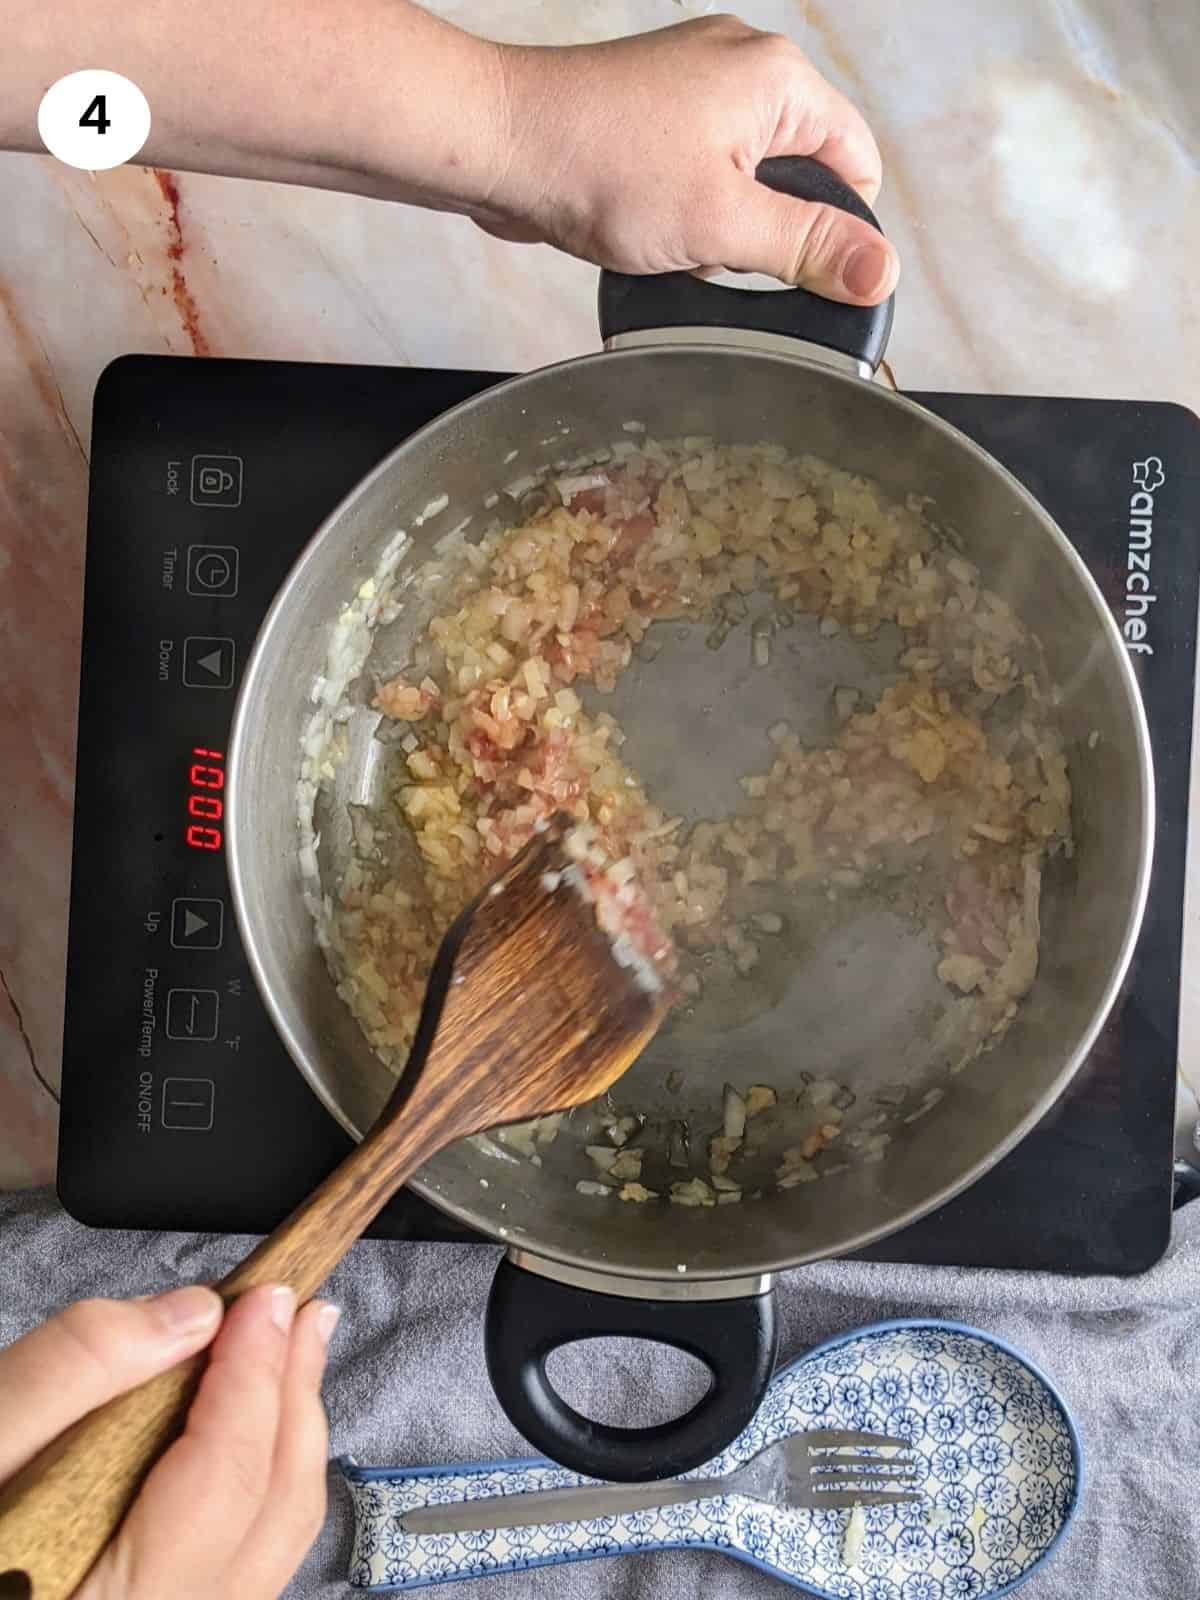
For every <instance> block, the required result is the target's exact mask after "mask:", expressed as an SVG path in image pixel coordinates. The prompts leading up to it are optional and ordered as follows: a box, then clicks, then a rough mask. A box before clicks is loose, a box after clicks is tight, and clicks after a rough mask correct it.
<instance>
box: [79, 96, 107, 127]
mask: <svg viewBox="0 0 1200 1600" xmlns="http://www.w3.org/2000/svg"><path fill="white" fill-rule="evenodd" d="M107 100H108V96H107V95H104V94H98V95H97V96H96V97H95V99H94V100H93V101H92V103H91V105H90V106H89V107H88V108H87V110H86V111H85V112H84V113H83V115H82V116H81V117H80V119H79V126H80V127H81V128H95V130H96V132H97V133H107V132H108V130H109V129H110V128H111V127H112V118H111V117H110V116H109V115H108V105H107Z"/></svg>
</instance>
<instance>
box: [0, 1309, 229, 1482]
mask: <svg viewBox="0 0 1200 1600" xmlns="http://www.w3.org/2000/svg"><path fill="white" fill-rule="evenodd" d="M220 1321H221V1301H220V1299H219V1298H218V1296H217V1295H216V1294H214V1293H213V1291H212V1290H211V1289H204V1288H200V1287H198V1286H197V1287H191V1288H186V1289H173V1290H171V1291H170V1292H169V1293H167V1294H163V1295H158V1296H156V1297H155V1298H154V1299H150V1300H124V1301H122V1300H80V1301H78V1302H77V1303H76V1304H75V1305H71V1306H68V1307H67V1308H66V1310H65V1311H61V1312H59V1314H58V1315H57V1316H56V1317H51V1318H50V1320H49V1321H48V1322H44V1323H43V1324H42V1325H41V1327H40V1328H35V1329H34V1330H33V1332H32V1333H29V1334H26V1336H25V1337H24V1338H23V1339H18V1340H17V1341H16V1343H15V1344H13V1345H10V1346H9V1348H8V1349H7V1350H5V1351H3V1352H0V1414H2V1415H3V1417H4V1426H3V1428H0V1482H3V1480H4V1479H6V1478H8V1477H9V1476H10V1475H11V1474H12V1473H14V1472H16V1471H17V1470H18V1469H19V1468H20V1467H22V1466H24V1465H25V1463H26V1462H27V1461H28V1460H30V1459H31V1458H32V1457H33V1456H34V1455H36V1454H37V1452H38V1451H39V1450H40V1449H41V1448H42V1447H43V1445H46V1444H48V1443H49V1442H50V1440H51V1439H55V1438H57V1437H58V1435H59V1434H60V1433H62V1432H63V1431H64V1429H66V1428H68V1427H70V1425H71V1424H72V1423H73V1422H77V1421H78V1420H79V1418H80V1417H82V1416H84V1415H85V1414H86V1413H87V1412H89V1411H94V1410H95V1409H96V1407H97V1406H99V1405H103V1404H104V1402H105V1401H106V1400H111V1399H112V1398H113V1396H114V1395H118V1394H122V1393H124V1392H125V1390H127V1389H132V1388H134V1387H136V1385H137V1384H139V1383H144V1382H145V1381H146V1380H147V1379H148V1378H153V1377H154V1376H155V1375H156V1374H157V1373H160V1372H163V1371H165V1370H166V1369H167V1368H168V1367H170V1366H174V1365H175V1363H176V1362H179V1361H182V1360H184V1358H185V1357H187V1356H190V1355H193V1354H194V1353H195V1352H196V1351H197V1350H201V1349H203V1348H204V1346H205V1345H206V1344H208V1342H209V1340H210V1339H211V1338H212V1337H213V1335H214V1334H215V1333H216V1331H217V1328H218V1326H219V1325H220Z"/></svg>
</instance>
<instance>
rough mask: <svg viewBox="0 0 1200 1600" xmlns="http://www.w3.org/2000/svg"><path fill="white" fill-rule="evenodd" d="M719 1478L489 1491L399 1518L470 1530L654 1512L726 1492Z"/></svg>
mask: <svg viewBox="0 0 1200 1600" xmlns="http://www.w3.org/2000/svg"><path fill="white" fill-rule="evenodd" d="M727 1492H728V1482H727V1480H726V1479H724V1478H709V1479H700V1480H696V1479H689V1480H687V1481H680V1480H679V1479H676V1480H675V1481H674V1482H668V1483H645V1484H638V1483H586V1484H581V1485H580V1486H579V1487H578V1488H575V1489H535V1490H533V1491H532V1492H531V1493H529V1494H497V1495H488V1496H486V1497H485V1498H484V1499H482V1500H466V1501H462V1502H460V1503H459V1504H457V1505H445V1506H422V1507H421V1509H420V1510H419V1511H406V1512H405V1513H404V1515H403V1516H402V1517H401V1519H400V1522H401V1526H402V1528H403V1530H404V1532H405V1533H413V1534H420V1533H473V1532H476V1531H481V1530H483V1529H485V1528H496V1529H500V1528H528V1527H533V1526H535V1525H536V1524H538V1523H541V1522H587V1521H589V1520H590V1519H591V1518H592V1517H620V1516H624V1514H625V1513H626V1512H627V1511H657V1510H658V1508H659V1507H660V1506H675V1505H682V1504H683V1503H684V1502H685V1501H688V1500H711V1499H712V1498H713V1497H714V1496H715V1495H720V1494H726V1493H727Z"/></svg>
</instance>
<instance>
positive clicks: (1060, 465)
mask: <svg viewBox="0 0 1200 1600" xmlns="http://www.w3.org/2000/svg"><path fill="white" fill-rule="evenodd" d="M503 376H504V374H501V373H494V372H464V371H438V370H432V369H422V368H400V369H396V368H383V367H348V366H325V365H322V366H316V365H306V364H300V363H285V362H251V361H226V360H204V361H197V360H192V359H186V358H175V357H148V356H129V357H124V358H122V359H120V360H118V361H116V362H115V363H114V364H113V365H112V366H110V367H109V368H108V370H107V371H106V372H105V373H104V375H103V376H102V378H101V380H100V383H99V385H98V388H97V391H96V400H95V415H94V424H93V438H92V465H91V488H90V499H89V510H88V533H87V560H86V576H85V599H84V621H83V652H82V673H81V687H80V706H79V742H78V766H77V775H76V786H75V833H74V853H73V860H72V873H71V920H70V939H69V950H68V970H67V996H66V1001H67V1003H66V1025H65V1038H64V1059H63V1090H62V1096H63V1098H62V1118H61V1135H60V1149H59V1165H58V1186H59V1194H60V1196H61V1198H62V1201H63V1203H64V1204H65V1205H66V1207H67V1209H68V1210H69V1211H71V1212H72V1213H73V1214H74V1215H75V1216H76V1217H77V1218H78V1219H79V1220H81V1221H83V1222H85V1223H90V1224H92V1225H94V1226H98V1227H117V1228H165V1229H183V1230H189V1231H191V1230H218V1231H236V1232H252V1233H253V1232H265V1231H266V1230H268V1229H269V1228H270V1227H271V1226H272V1225H273V1224H274V1223H275V1222H277V1221H278V1220H279V1219H280V1218H281V1217H282V1216H284V1215H285V1214H286V1213H287V1212H288V1211H289V1210H290V1209H291V1207H292V1206H293V1205H294V1204H295V1203H296V1202H297V1201H298V1200H299V1199H301V1198H302V1197H303V1196H304V1195H305V1194H306V1192H307V1191H308V1190H309V1189H310V1188H311V1187H312V1186H313V1185H314V1184H315V1183H316V1182H317V1181H318V1180H319V1179H320V1178H321V1177H322V1176H323V1175H324V1174H325V1173H326V1172H328V1171H329V1169H330V1168H331V1167H333V1166H334V1165H335V1164H336V1162H337V1161H338V1160H339V1159H340V1158H341V1156H342V1155H343V1154H344V1153H345V1151H346V1150H347V1149H348V1147H349V1142H348V1139H347V1136H346V1135H345V1134H344V1133H343V1131H342V1130H341V1128H340V1127H339V1126H338V1125H337V1124H336V1123H335V1122H334V1120H333V1119H332V1117H330V1115H329V1114H328V1113H327V1112H326V1110H325V1109H324V1107H323V1106H322V1105H321V1104H320V1102H319V1101H318V1100H317V1099H316V1097H315V1096H314V1095H313V1094H312V1092H311V1091H310V1090H309V1088H308V1087H307V1085H306V1084H305V1082H304V1080H303V1079H302V1078H301V1076H300V1074H299V1072H298V1071H297V1070H296V1068H295V1067H294V1066H293V1064H292V1062H291V1060H290V1058H289V1057H288V1055H287V1054H286V1052H285V1050H284V1048H283V1046H282V1044H281V1043H280V1042H279V1040H278V1038H277V1037H276V1034H275V1032H274V1030H273V1028H272V1025H271V1023H270V1021H269V1020H268V1018H267V1015H266V1012H265V1010H264V1008H263V1007H262V1005H261V1004H260V1002H259V1000H258V997H257V994H256V992H255V988H254V984H253V981H252V979H251V977H250V973H249V970H248V967H247V963H246V959H245V957H244V955H243V952H242V949H241V945H240V943H239V939H238V932H237V927H236V923H235V921H234V917H233V910H232V906H231V903H230V894H229V886H228V882H227V879H226V874H225V865H224V854H223V842H224V834H223V827H224V798H223V796H224V784H225V772H226V765H225V763H226V748H227V740H228V735H229V727H230V720H231V717H232V712H233V705H234V698H235V694H236V690H237V686H238V682H239V677H240V674H241V672H242V670H243V669H244V667H245V663H246V659H247V656H248V654H249V651H250V649H251V646H252V643H253V640H254V637H255V633H256V631H257V629H258V626H259V623H260V621H261V619H262V616H263V614H264V612H265V610H266V608H267V606H268V604H269V602H270V600H271V598H272V596H273V595H274V593H275V590H276V589H277V587H278V585H279V583H280V582H281V580H282V579H283V577H284V575H285V573H286V572H287V570H288V569H289V567H290V566H291V564H292V562H293V561H294V560H295V558H296V556H297V554H298V553H299V551H300V549H301V548H302V546H303V545H304V543H305V542H306V540H307V539H308V537H309V536H310V534H311V533H312V532H313V531H314V529H315V528H316V527H317V525H318V524H319V522H320V521H321V520H322V518H323V517H324V516H325V514H326V513H327V512H328V511H330V510H331V509H332V508H333V506H334V505H335V504H336V503H337V502H338V501H339V500H340V499H341V497H342V496H343V495H344V494H345V493H346V491H347V490H348V489H350V488H351V487H352V486H353V485H354V484H355V483H356V482H357V480H358V479H359V478H361V477H362V476H363V475H364V474H365V473H366V472H367V471H368V469H369V468H371V467H372V466H374V464H375V463H376V462H377V461H378V460H379V459H380V458H381V457H382V456H383V455H384V454H386V453H387V452H388V451H389V450H390V449H392V448H393V447H394V446H395V445H396V444H397V443H399V442H400V441H401V440H402V439H403V438H404V437H405V436H407V435H408V434H410V433H411V432H413V431H414V430H415V429H416V428H419V427H420V426H421V425H422V424H423V423H425V422H426V421H428V420H429V419H431V418H432V417H434V416H436V415H438V414H439V413H440V412H442V411H444V410H445V409H447V408H448V407H449V406H452V405H454V404H456V403H457V402H459V401H461V400H464V399H466V398H467V397H468V396H470V395H472V394H475V393H477V392H478V391H479V390H481V389H484V388H486V387H487V386H489V385H491V384H494V383H496V382H498V381H499V380H500V379H501V378H502V377H503ZM912 398H914V399H915V400H917V401H919V402H920V403H921V404H923V405H925V406H927V407H929V408H930V409H931V410H932V411H935V412H938V413H940V414H941V415H942V416H943V417H945V418H947V419H948V420H949V421H950V422H951V423H953V424H955V425H956V426H957V427H959V428H961V429H962V430H963V431H964V432H966V433H968V434H970V435H971V436H972V437H973V438H975V439H976V440H978V441H979V442H980V443H981V444H982V445H984V446H985V447H986V448H987V449H988V450H990V451H991V452H992V453H993V454H994V455H995V456H996V457H998V458H999V460H1001V461H1002V462H1003V463H1004V464H1005V465H1007V466H1008V467H1009V468H1010V469H1011V471H1013V472H1014V473H1015V474H1016V476H1017V477H1018V478H1020V479H1021V480H1022V481H1023V482H1024V483H1025V484H1026V485H1027V486H1028V487H1029V488H1030V489H1031V490H1032V492H1033V493H1034V494H1035V495H1036V496H1037V497H1038V498H1039V499H1040V500H1041V501H1042V503H1043V504H1044V505H1045V506H1047V508H1048V509H1049V510H1050V512H1051V514H1052V515H1053V516H1054V517H1055V518H1056V519H1057V520H1058V522H1059V523H1060V525H1061V526H1062V527H1063V528H1064V530H1065V531H1066V533H1067V534H1068V535H1069V537H1070V538H1071V539H1072V541H1073V542H1074V543H1075V545H1076V548H1077V549H1078V550H1079V552H1080V554H1081V555H1082V556H1083V557H1084V559H1085V560H1086V561H1087V563H1088V565H1089V566H1090V568H1091V570H1092V572H1093V573H1094V575H1095V577H1096V579H1097V581H1098V583H1099V584H1100V587H1101V589H1102V590H1103V592H1104V595H1105V597H1106V598H1107V600H1108V602H1109V604H1110V605H1111V607H1112V609H1113V613H1114V615H1115V617H1116V619H1117V621H1118V623H1119V624H1120V625H1121V626H1122V628H1123V629H1124V633H1125V638H1126V641H1127V646H1128V649H1129V651H1130V655H1131V659H1132V661H1133V665H1134V669H1135V671H1136V673H1137V677H1138V681H1139V683H1140V685H1141V690H1142V694H1143V697H1144V701H1145V704H1146V709H1147V714H1148V717H1149V722H1150V730H1151V737H1152V741H1153V747H1154V758H1155V769H1156V778H1157V805H1158V818H1157V821H1158V835H1157V848H1156V855H1155V863H1154V873H1153V880H1152V884H1151V888H1150V898H1149V907H1148V910H1147V914H1146V918H1145V924H1144V928H1143V932H1142V935H1141V939H1140V941H1139V944H1138V947H1137V951H1136V953H1135V956H1134V959H1133V964H1132V966H1131V969H1130V973H1129V978H1128V980H1127V982H1126V984H1125V987H1124V990H1123V992H1122V995H1121V997H1120V1000H1119V1002H1118V1004H1117V1006H1116V1008H1115V1009H1114V1011H1113V1013H1112V1015H1111V1017H1110V1019H1109V1021H1108V1023H1107V1026H1106V1027H1105V1029H1104V1032H1103V1033H1102V1035H1101V1037H1100V1039H1099V1040H1098V1042H1097V1044H1096V1047H1095V1049H1094V1050H1093V1051H1092V1054H1091V1057H1090V1059H1089V1061H1088V1063H1087V1064H1086V1066H1085V1068H1084V1069H1083V1070H1082V1071H1081V1072H1080V1074H1079V1076H1078V1078H1077V1079H1076V1080H1075V1082H1074V1084H1073V1085H1072V1088H1071V1089H1070V1091H1069V1092H1068V1093H1067V1094H1066V1095H1065V1096H1064V1097H1063V1099H1062V1100H1061V1101H1060V1102H1059V1103H1058V1105H1057V1106H1056V1107H1055V1109H1054V1111H1053V1112H1052V1113H1051V1114H1050V1116H1049V1117H1048V1118H1047V1119H1046V1120H1045V1122H1044V1123H1043V1124H1042V1125H1041V1126H1040V1127H1039V1128H1038V1129H1037V1130H1036V1131H1035V1132H1034V1133H1033V1134H1031V1135H1030V1136H1029V1137H1028V1138H1027V1139H1025V1140H1024V1141H1023V1142H1022V1143H1021V1144H1020V1146H1018V1148H1017V1149H1016V1150H1015V1151H1014V1152H1013V1153H1012V1154H1011V1155H1009V1156H1008V1157H1006V1158H1005V1160H1004V1161H1002V1162H1001V1163H1000V1164H999V1165H998V1166H997V1167H995V1168H994V1169H993V1170H992V1171H991V1172H990V1173H989V1174H988V1175H987V1176H986V1177H985V1178H983V1179H982V1180H980V1182H978V1183H977V1184H975V1185H974V1186H973V1187H972V1188H971V1189H970V1190H968V1191H967V1192H966V1193H965V1194H963V1195H961V1196H960V1197H959V1198H958V1199H956V1200H954V1201H953V1202H952V1203H950V1204H949V1205H947V1206H945V1207H944V1208H942V1209H941V1210H939V1211H938V1212H936V1213H935V1214H933V1215H931V1216H930V1217H927V1218H926V1219H925V1220H924V1221H922V1222H920V1223H918V1224H917V1225H915V1226H914V1227H911V1228H909V1229H907V1230H906V1231H904V1232H902V1233H899V1234H897V1235H895V1236H893V1237H892V1238H890V1239H887V1240H886V1241H884V1242H883V1243H881V1244H878V1245H876V1246H875V1247H874V1248H873V1249H871V1250H870V1251H868V1252H867V1254H868V1256H870V1257H872V1258H874V1259H886V1260H894V1261H914V1262H932V1263H946V1264H951V1263H954V1264H961V1265H992V1266H1005V1267H1025V1268H1046V1269H1051V1270H1058V1271H1069V1272H1116V1273H1129V1272H1136V1271H1140V1270H1142V1269H1144V1268H1145V1267H1147V1266H1149V1265H1150V1264H1151V1263H1152V1262H1153V1261H1155V1260H1156V1259H1157V1258H1158V1256H1159V1255H1160V1254H1161V1253H1162V1251H1163V1249H1164V1248H1165V1245H1166V1241H1167V1237H1168V1230H1169V1227H1170V1213H1171V1195H1172V1140H1173V1117H1174V1104H1175V1070H1176V1035H1177V1028H1178V1018H1179V986H1180V952H1181V943H1182V920H1183V879H1184V858H1185V848H1186V832H1187V804H1188V772H1189V755H1190V743H1191V725H1192V703H1193V693H1194V675H1195V652H1196V612H1197V584H1198V573H1200V422H1198V420H1197V419H1196V418H1195V417H1194V416H1192V414H1191V413H1190V412H1187V411H1185V410H1183V409H1181V408H1180V407H1178V406H1173V405H1168V404H1156V403H1145V402H1140V401H1139V402H1134V401H1121V400H1113V401H1107V400H1077V399H1051V398H1037V397H1029V396H1016V395H970V394H941V393H938V394H932V393H917V394H914V395H913V397H912ZM372 1231H373V1233H374V1234H375V1235H377V1236H381V1237H384V1238H389V1239H396V1240H404V1239H414V1240H415V1239H425V1240H450V1239H459V1240H461V1239H466V1238H471V1237H474V1236H473V1235H470V1234H468V1233H467V1232H466V1231H465V1230H464V1229H463V1228H462V1227H460V1226H459V1225H458V1224H457V1223H455V1222H453V1221H452V1220H451V1219H449V1218H448V1217H445V1216H443V1215H441V1213H439V1212H438V1211H436V1210H434V1209H433V1208H431V1207H430V1206H428V1205H427V1204H426V1203H425V1202H423V1201H422V1200H421V1199H420V1198H419V1197H417V1196H416V1195H414V1194H412V1193H410V1192H408V1191H402V1192H401V1193H400V1194H399V1195H398V1196H397V1198H396V1199H395V1200H394V1201H393V1202H392V1203H391V1204H390V1205H389V1206H388V1207H387V1208H386V1210H385V1211H384V1212H383V1214H382V1216H381V1217H380V1219H379V1221H378V1223H377V1225H376V1226H375V1228H374V1229H373V1230H372Z"/></svg>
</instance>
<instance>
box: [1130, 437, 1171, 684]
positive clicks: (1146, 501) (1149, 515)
mask: <svg viewBox="0 0 1200 1600" xmlns="http://www.w3.org/2000/svg"><path fill="white" fill-rule="evenodd" d="M1133 481H1134V483H1135V484H1136V485H1137V487H1136V488H1135V489H1134V491H1133V493H1132V494H1131V495H1130V496H1129V536H1128V546H1127V550H1126V561H1125V566H1126V571H1125V620H1124V622H1123V623H1122V624H1121V632H1122V634H1123V635H1124V638H1125V646H1126V648H1127V649H1128V650H1129V652H1130V653H1131V654H1132V655H1140V656H1152V655H1153V654H1154V646H1153V645H1152V644H1151V643H1150V640H1149V638H1148V634H1149V631H1150V627H1149V622H1150V607H1151V606H1152V605H1154V603H1155V601H1156V600H1157V599H1158V596H1157V595H1156V594H1155V593H1154V592H1153V591H1152V590H1151V588H1150V557H1151V555H1152V553H1153V548H1152V547H1153V544H1154V496H1155V494H1156V493H1157V492H1158V490H1159V489H1161V488H1162V486H1163V484H1164V483H1166V481H1167V475H1166V473H1165V471H1164V470H1163V463H1162V457H1161V456H1147V457H1146V459H1145V460H1144V461H1135V462H1134V463H1133Z"/></svg>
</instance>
